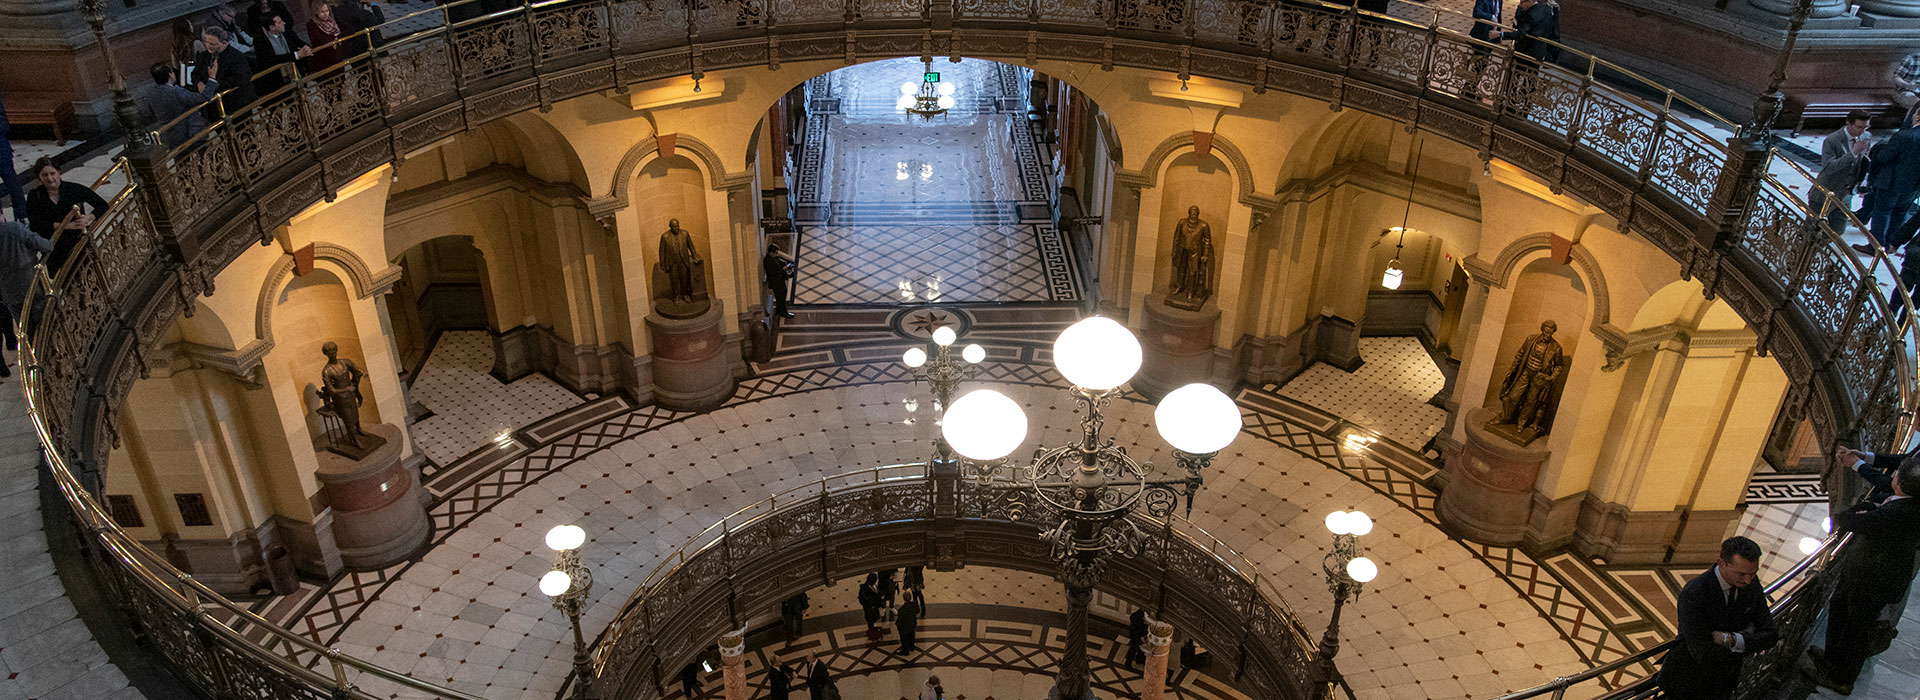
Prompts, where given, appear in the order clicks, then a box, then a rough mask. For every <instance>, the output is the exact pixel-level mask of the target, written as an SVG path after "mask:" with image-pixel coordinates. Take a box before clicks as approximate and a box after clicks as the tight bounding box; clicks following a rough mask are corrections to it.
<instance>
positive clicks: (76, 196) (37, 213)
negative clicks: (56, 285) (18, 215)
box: [27, 181, 107, 272]
mask: <svg viewBox="0 0 1920 700" xmlns="http://www.w3.org/2000/svg"><path fill="white" fill-rule="evenodd" d="M76 206H77V207H80V209H81V211H84V212H86V213H88V214H92V215H94V216H99V215H101V214H102V213H105V212H106V211H107V200H104V199H101V198H100V195H97V194H94V193H93V190H90V189H87V187H86V186H85V185H82V184H80V183H77V182H64V181H63V182H61V183H60V201H59V203H55V202H54V201H53V198H52V197H49V196H47V188H45V187H36V188H33V190H32V191H30V192H28V193H27V228H30V229H33V232H34V233H37V234H40V237H41V238H46V239H49V240H51V241H53V254H52V255H49V256H47V270H49V271H53V272H58V271H59V270H60V268H61V267H62V266H64V265H66V264H67V257H68V256H70V255H72V254H73V249H74V247H75V246H78V245H80V239H81V238H82V237H83V236H82V235H81V233H82V232H81V231H59V232H56V231H55V230H54V229H55V228H57V227H59V226H60V222H61V221H62V220H64V219H66V218H67V213H68V212H70V211H72V210H73V208H74V207H76Z"/></svg>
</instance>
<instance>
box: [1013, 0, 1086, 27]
mask: <svg viewBox="0 0 1920 700" xmlns="http://www.w3.org/2000/svg"><path fill="white" fill-rule="evenodd" d="M980 1H982V2H987V3H991V2H993V0H980ZM1029 1H1031V2H1038V3H1039V5H1040V21H1042V22H1047V23H1050V24H1071V25H1077V26H1085V27H1104V26H1106V24H1107V13H1108V12H1109V10H1108V7H1109V3H1111V2H1112V0H1058V2H1054V1H1052V0H1029Z"/></svg>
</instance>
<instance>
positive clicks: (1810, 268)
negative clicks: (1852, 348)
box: [1794, 246, 1859, 338]
mask: <svg viewBox="0 0 1920 700" xmlns="http://www.w3.org/2000/svg"><path fill="white" fill-rule="evenodd" d="M1852 254H1853V253H1852V251H1847V252H1846V253H1844V254H1843V253H1841V252H1840V251H1838V250H1835V249H1834V248H1833V247H1831V246H1819V247H1816V248H1814V249H1813V250H1811V251H1809V256H1810V257H1809V259H1808V260H1807V264H1806V267H1805V268H1804V269H1803V270H1802V272H1801V275H1800V279H1799V282H1800V288H1799V290H1798V291H1797V292H1796V293H1795V294H1794V301H1796V302H1798V303H1799V304H1800V312H1801V313H1802V314H1805V315H1806V317H1807V319H1808V320H1811V321H1812V322H1813V324H1814V326H1815V327H1816V328H1818V329H1819V330H1820V331H1822V332H1824V333H1825V334H1826V337H1828V338H1835V337H1836V336H1837V335H1838V334H1839V333H1840V328H1841V326H1842V325H1843V324H1845V323H1846V321H1847V314H1848V313H1849V312H1851V311H1852V308H1851V305H1852V304H1853V293H1854V290H1855V289H1857V288H1858V286H1859V278H1857V277H1855V276H1854V275H1853V274H1852V273H1853V268H1852V267H1850V265H1852V264H1853V261H1852V260H1849V259H1847V258H1846V257H1842V256H1843V255H1845V256H1848V257H1851V256H1852Z"/></svg>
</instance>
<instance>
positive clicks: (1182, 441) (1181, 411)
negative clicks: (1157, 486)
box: [1153, 383, 1241, 455]
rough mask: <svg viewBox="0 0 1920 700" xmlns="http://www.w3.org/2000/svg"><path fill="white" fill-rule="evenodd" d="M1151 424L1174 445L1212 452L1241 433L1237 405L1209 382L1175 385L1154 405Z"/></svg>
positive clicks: (1223, 446)
mask: <svg viewBox="0 0 1920 700" xmlns="http://www.w3.org/2000/svg"><path fill="white" fill-rule="evenodd" d="M1153 425H1154V428H1156V429H1157V430H1159V431H1160V437H1161V438H1162V439H1165V440H1166V441H1167V444H1169V445H1172V446H1173V449H1176V450H1179V451H1181V452H1186V453H1189V454H1197V455H1198V454H1212V453H1214V452H1219V451H1220V450H1221V449H1223V448H1225V447H1226V446H1227V445H1229V444H1232V443H1233V438H1234V436H1236V435H1239V434H1240V425H1241V420H1240V408H1239V407H1238V406H1235V405H1233V399H1230V398H1227V395H1226V394H1225V393H1222V392H1221V391H1220V390H1219V389H1216V388H1214V386H1213V385H1212V384H1203V383H1195V384H1188V385H1186V386H1183V387H1180V388H1178V389H1174V390H1173V391H1172V392H1170V393H1168V394H1167V395H1166V397H1165V398H1162V399H1160V405H1159V406H1155V407H1154V409H1153Z"/></svg>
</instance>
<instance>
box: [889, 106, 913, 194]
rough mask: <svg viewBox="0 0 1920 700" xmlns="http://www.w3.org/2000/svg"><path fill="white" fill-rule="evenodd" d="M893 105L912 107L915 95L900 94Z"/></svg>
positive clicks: (903, 107)
mask: <svg viewBox="0 0 1920 700" xmlns="http://www.w3.org/2000/svg"><path fill="white" fill-rule="evenodd" d="M893 106H894V108H895V109H908V108H911V107H913V96H912V95H901V96H900V99H898V100H894V102H893ZM900 179H902V180H905V179H906V178H904V177H903V178H900Z"/></svg>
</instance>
